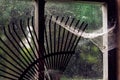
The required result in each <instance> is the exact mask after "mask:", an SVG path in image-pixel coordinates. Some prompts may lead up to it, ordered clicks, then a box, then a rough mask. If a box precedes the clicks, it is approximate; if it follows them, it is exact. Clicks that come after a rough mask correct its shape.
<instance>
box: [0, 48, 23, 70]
mask: <svg viewBox="0 0 120 80" xmlns="http://www.w3.org/2000/svg"><path fill="white" fill-rule="evenodd" d="M0 48H1V47H0ZM0 57H1V58H2V59H4V60H5V61H6V62H7V63H9V64H11V65H12V66H13V67H14V68H16V69H18V70H19V71H20V72H23V71H22V70H21V69H20V68H18V67H17V66H16V65H14V64H13V63H11V62H10V61H9V60H7V59H6V58H4V57H3V56H1V55H0Z"/></svg>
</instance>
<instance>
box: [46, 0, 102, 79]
mask: <svg viewBox="0 0 120 80" xmlns="http://www.w3.org/2000/svg"><path fill="white" fill-rule="evenodd" d="M101 6H102V5H101V4H96V5H95V4H92V3H89V4H87V3H80V2H52V1H51V2H46V5H45V14H46V15H52V16H61V17H65V18H66V17H70V18H75V19H77V20H80V21H81V22H82V21H85V22H87V23H88V27H87V29H86V31H85V33H86V34H89V33H93V34H94V37H92V38H91V37H90V36H89V35H88V36H87V37H85V36H83V38H82V39H81V40H80V42H79V43H78V45H77V48H76V50H75V54H74V55H73V56H72V58H71V60H70V61H69V64H68V66H67V67H66V70H65V71H64V72H62V73H63V74H62V76H61V78H60V80H84V79H85V80H97V79H103V55H102V51H101V50H102V46H103V44H102V42H103V39H102V38H103V37H102V36H103V35H100V36H95V35H96V33H98V34H101V33H102V32H103V31H102V10H101ZM73 24H74V23H73ZM56 74H57V73H56ZM56 76H57V75H56ZM58 76H59V75H58Z"/></svg>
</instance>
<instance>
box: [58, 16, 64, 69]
mask: <svg viewBox="0 0 120 80" xmlns="http://www.w3.org/2000/svg"><path fill="white" fill-rule="evenodd" d="M63 20H64V17H62V18H61V20H60V23H62V21H63ZM58 31H59V32H58V43H57V44H58V46H57V52H59V51H60V47H59V45H60V36H61V34H60V31H61V26H60V25H59V29H58ZM57 59H58V63H57V68H58V67H59V63H60V57H59V55H57Z"/></svg>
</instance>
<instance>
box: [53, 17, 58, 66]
mask: <svg viewBox="0 0 120 80" xmlns="http://www.w3.org/2000/svg"><path fill="white" fill-rule="evenodd" d="M57 20H58V16H56V21H57ZM55 52H56V22H55V23H54V53H55ZM55 60H56V59H55V56H54V61H53V62H54V63H53V64H54V67H56V66H55V65H56V61H55Z"/></svg>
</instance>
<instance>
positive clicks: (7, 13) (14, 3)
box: [0, 0, 34, 80]
mask: <svg viewBox="0 0 120 80" xmlns="http://www.w3.org/2000/svg"><path fill="white" fill-rule="evenodd" d="M33 13H34V6H33V2H32V1H30V0H29V1H28V0H0V80H13V79H16V80H17V77H16V76H19V74H18V73H20V74H21V71H20V70H22V71H23V69H25V65H24V64H26V65H27V66H28V64H27V62H26V61H25V58H26V59H27V57H26V56H25V54H27V55H28V56H29V54H28V53H27V51H25V47H23V45H22V43H21V41H20V40H19V39H18V37H17V36H16V34H15V32H14V30H13V27H14V29H15V31H16V32H17V34H18V36H19V38H20V39H21V40H22V41H23V43H24V44H25V46H26V47H27V49H28V50H29V51H30V52H31V49H30V47H29V45H28V43H27V42H26V40H25V36H24V35H23V32H22V30H21V29H20V20H22V28H23V30H24V31H25V34H26V35H27V37H28V36H29V34H30V32H29V31H28V27H27V24H26V21H27V19H28V17H30V18H31V17H32V16H33ZM13 24H14V25H13ZM30 25H31V24H30ZM11 34H12V35H11ZM6 35H7V36H6ZM12 36H14V38H13V37H12ZM16 41H17V42H18V43H17V42H16ZM29 41H30V42H32V40H31V36H29ZM11 42H13V43H11ZM5 44H6V45H7V46H6V45H5ZM13 44H14V45H13ZM20 46H21V47H20ZM8 47H9V49H8ZM32 47H33V46H32ZM22 50H23V51H25V53H24V52H23V51H22ZM12 51H13V52H12ZM13 53H15V55H16V56H17V57H16V56H15V55H14V54H13ZM20 54H22V55H23V56H24V58H23V57H22V56H21V55H20ZM31 55H33V54H32V53H31ZM10 56H11V57H10ZM33 57H34V56H33ZM5 59H6V60H5ZM20 59H21V61H20ZM27 61H28V60H27ZM10 62H11V63H10ZM28 62H30V61H28ZM23 63H24V64H23ZM12 64H13V65H14V66H13V65H12ZM20 65H21V66H23V68H22V67H20ZM15 66H16V67H17V68H16V67H15ZM17 72H18V73H17ZM9 73H10V74H9ZM12 74H13V75H12ZM1 75H3V76H2V77H1ZM5 76H7V77H10V78H11V79H10V78H5Z"/></svg>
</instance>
